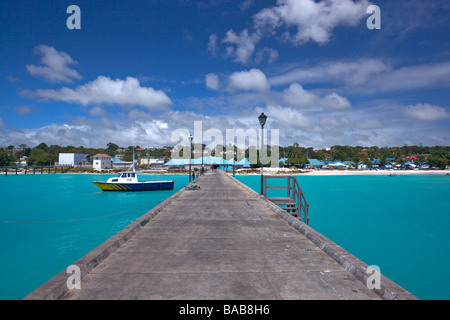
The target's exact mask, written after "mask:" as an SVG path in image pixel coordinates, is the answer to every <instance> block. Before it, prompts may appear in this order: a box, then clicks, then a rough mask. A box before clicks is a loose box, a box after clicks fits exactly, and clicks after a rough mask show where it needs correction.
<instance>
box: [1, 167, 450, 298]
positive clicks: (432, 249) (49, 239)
mask: <svg viewBox="0 0 450 320" xmlns="http://www.w3.org/2000/svg"><path fill="white" fill-rule="evenodd" d="M109 177H111V176H110V175H104V174H102V175H96V174H36V175H33V174H27V175H23V174H22V175H20V174H19V175H13V174H8V176H7V177H6V176H4V175H0V208H1V209H0V299H1V300H16V299H22V298H23V297H25V296H26V295H27V294H28V293H30V292H31V291H33V290H34V289H36V288H37V287H39V286H40V285H42V284H43V283H45V282H46V281H48V280H49V279H50V278H52V277H53V276H55V275H56V274H57V273H59V272H61V271H62V270H65V269H66V268H67V267H68V266H69V265H71V264H73V263H74V262H75V261H76V260H78V259H79V258H81V257H82V256H84V255H85V254H87V253H88V252H89V251H91V250H92V249H94V248H95V247H97V246H99V245H100V244H102V243H103V242H104V241H106V240H107V239H109V238H110V237H112V236H113V235H115V234H116V233H118V232H119V231H121V230H122V229H123V228H125V227H126V226H128V225H129V224H130V223H132V222H133V221H135V220H136V219H137V218H139V217H140V216H142V215H143V214H145V213H146V212H147V211H149V210H150V209H152V208H153V207H155V206H156V205H158V204H159V203H161V202H162V201H164V200H165V199H167V198H168V197H170V196H171V195H172V194H174V193H175V192H177V191H178V190H179V189H181V188H183V187H184V186H186V185H187V184H188V181H189V177H188V176H187V175H164V176H163V177H164V179H170V180H174V181H175V188H174V190H169V191H155V192H103V191H101V190H100V189H98V188H97V187H96V186H95V185H94V184H93V183H92V182H93V181H106V180H107V179H108V178H109ZM236 178H237V179H238V180H239V181H241V182H242V183H244V184H246V185H248V186H249V187H251V188H253V189H254V190H255V191H257V192H259V191H260V181H261V180H260V176H258V175H236ZM297 178H298V181H299V183H300V186H301V188H302V190H303V192H304V194H305V196H306V199H307V201H308V203H309V206H310V210H309V219H310V220H309V225H310V226H311V227H312V228H314V229H315V230H317V231H318V232H320V233H321V234H322V235H324V236H325V237H327V238H329V239H330V240H332V241H334V242H335V243H337V244H338V245H339V246H341V247H343V248H344V249H345V250H347V251H349V252H350V253H352V254H353V255H355V256H356V257H358V258H359V259H360V260H362V261H364V262H365V263H366V264H368V265H376V266H378V267H379V268H380V271H381V273H382V274H384V275H385V276H387V277H388V278H389V279H391V280H392V281H394V282H396V283H397V284H399V285H400V286H402V287H403V288H405V289H406V290H408V291H409V292H411V293H412V294H414V295H415V296H417V297H418V298H420V299H424V300H434V299H437V300H447V299H449V298H450V277H448V276H447V274H448V270H447V268H449V266H450V254H449V253H450V252H449V251H450V250H449V249H450V233H449V231H450V201H449V194H450V177H449V176H445V175H431V174H430V175H423V174H420V175H419V174H417V175H397V176H388V175H373V176H372V175H345V176H344V175H342V176H304V175H299V176H297ZM271 191H273V194H272V193H271V194H269V195H273V196H276V195H281V194H277V192H281V191H280V190H271Z"/></svg>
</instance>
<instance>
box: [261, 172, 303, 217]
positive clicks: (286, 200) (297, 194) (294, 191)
mask: <svg viewBox="0 0 450 320" xmlns="http://www.w3.org/2000/svg"><path fill="white" fill-rule="evenodd" d="M269 179H270V180H272V179H286V185H285V186H269V185H268V183H267V181H268V180H269ZM269 189H286V197H268V196H267V190H269ZM264 196H265V197H266V198H267V199H268V200H269V201H271V202H273V203H274V204H276V205H278V206H280V207H281V208H282V209H283V210H285V211H286V212H288V213H290V214H292V215H293V216H295V217H297V218H298V219H300V220H302V221H303V222H304V223H306V224H308V222H309V217H308V210H309V204H308V201H306V198H305V195H304V193H303V191H302V189H301V188H300V185H299V184H298V181H297V178H296V177H294V176H264Z"/></svg>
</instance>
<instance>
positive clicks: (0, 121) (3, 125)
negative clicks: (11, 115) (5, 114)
mask: <svg viewBox="0 0 450 320" xmlns="http://www.w3.org/2000/svg"><path fill="white" fill-rule="evenodd" d="M4 127H5V123H4V122H3V120H2V118H0V129H1V128H4Z"/></svg>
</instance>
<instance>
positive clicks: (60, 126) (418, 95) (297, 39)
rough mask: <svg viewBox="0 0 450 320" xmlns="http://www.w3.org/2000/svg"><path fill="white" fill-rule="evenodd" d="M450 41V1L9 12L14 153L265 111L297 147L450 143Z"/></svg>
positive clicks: (166, 138)
mask: <svg viewBox="0 0 450 320" xmlns="http://www.w3.org/2000/svg"><path fill="white" fill-rule="evenodd" d="M72 4H74V5H77V6H79V8H80V9H81V29H79V30H76V29H74V30H69V29H68V28H67V26H66V20H67V19H68V18H69V16H70V14H67V13H66V10H67V7H68V6H70V5H72ZM372 4H375V5H377V6H379V8H380V10H381V29H379V30H376V29H374V30H369V29H368V28H367V26H366V21H367V19H368V18H369V17H370V14H367V13H366V10H367V7H368V6H370V5H372ZM449 34H450V3H449V2H448V1H447V0H434V1H417V0H408V1H407V0H395V1H385V0H383V1H372V2H370V1H367V0H353V1H352V0H322V1H317V0H316V1H312V0H278V1H276V0H272V1H269V0H263V1H261V0H202V1H190V0H165V1H162V0H153V1H143V0H139V1H137V0H136V1H22V0H14V1H10V0H5V1H2V2H0V39H1V50H0V65H1V68H0V98H1V99H0V146H8V145H11V144H12V145H19V144H22V143H25V144H27V145H29V146H32V147H33V146H35V145H37V144H39V143H41V142H45V143H47V144H48V145H51V144H58V145H61V146H65V145H74V146H80V145H83V146H85V147H105V146H106V143H108V142H110V141H111V142H115V143H117V144H119V145H121V146H128V145H132V144H139V145H141V146H143V147H158V146H164V145H175V144H176V143H177V142H178V141H171V135H172V132H173V131H174V130H176V129H180V128H181V129H183V128H184V129H188V130H190V131H191V132H192V131H193V127H194V121H202V122H203V130H207V129H209V128H218V129H220V130H223V131H225V129H239V128H240V129H244V130H247V129H250V128H252V129H258V120H257V117H258V115H259V114H260V113H261V112H264V113H265V114H266V115H267V116H268V117H269V118H268V122H267V125H266V128H267V129H279V130H280V144H281V145H292V144H293V143H294V142H298V143H299V145H300V146H304V147H314V148H326V147H330V146H333V145H336V144H339V145H352V146H356V145H360V146H372V145H377V146H379V147H384V146H403V145H404V144H408V145H412V144H416V145H420V144H422V145H449V142H450V130H449V124H450V104H449V97H450V94H449V92H450V90H449V86H450V41H449V36H448V35H449ZM224 134H225V133H224Z"/></svg>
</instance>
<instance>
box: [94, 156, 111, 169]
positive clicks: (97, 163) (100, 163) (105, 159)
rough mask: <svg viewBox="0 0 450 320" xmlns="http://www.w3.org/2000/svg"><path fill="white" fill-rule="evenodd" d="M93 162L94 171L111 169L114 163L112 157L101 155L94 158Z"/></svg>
mask: <svg viewBox="0 0 450 320" xmlns="http://www.w3.org/2000/svg"><path fill="white" fill-rule="evenodd" d="M92 159H94V160H93V162H92V163H93V165H92V166H93V168H94V169H100V170H101V169H111V168H112V161H111V157H110V156H108V155H107V154H103V153H99V154H96V155H95V156H93V157H92Z"/></svg>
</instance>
